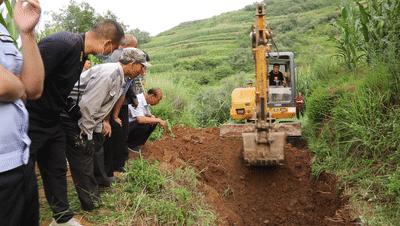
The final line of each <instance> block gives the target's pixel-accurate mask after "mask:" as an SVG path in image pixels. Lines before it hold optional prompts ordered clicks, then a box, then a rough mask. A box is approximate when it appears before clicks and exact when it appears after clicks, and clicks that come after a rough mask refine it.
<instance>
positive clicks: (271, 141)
mask: <svg viewBox="0 0 400 226" xmlns="http://www.w3.org/2000/svg"><path fill="white" fill-rule="evenodd" d="M242 136H243V158H244V161H245V162H246V164H248V165H253V166H274V165H282V164H283V161H284V159H285V153H284V146H285V143H286V136H287V135H286V134H285V132H270V133H269V138H268V142H267V143H259V142H257V139H256V137H257V132H253V133H243V134H242Z"/></svg>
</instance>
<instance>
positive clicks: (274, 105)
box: [220, 4, 301, 165]
mask: <svg viewBox="0 0 400 226" xmlns="http://www.w3.org/2000/svg"><path fill="white" fill-rule="evenodd" d="M271 38H272V37H271V33H270V32H269V31H268V30H267V28H266V22H265V9H264V5H263V4H258V5H257V8H256V22H255V25H254V26H253V29H252V33H251V39H252V47H253V55H254V59H255V66H256V78H255V79H256V82H255V87H253V86H247V87H243V88H236V89H234V90H233V92H232V95H231V98H232V103H231V110H230V114H231V117H232V119H233V120H240V121H245V122H246V123H242V124H239V123H235V124H225V125H222V126H221V128H220V135H221V136H222V137H238V136H240V135H241V136H242V138H243V158H244V160H245V162H246V163H247V164H249V165H280V164H282V163H283V162H284V159H285V155H284V146H285V144H286V141H287V137H288V136H289V137H300V136H301V130H300V127H301V126H300V123H298V122H296V121H295V120H294V118H295V115H296V107H295V93H296V90H295V81H296V77H295V64H294V54H293V53H292V52H272V51H271V49H272V48H271V45H270V44H269V40H270V39H271ZM270 65H274V67H278V66H279V71H281V70H282V71H283V73H282V77H283V78H282V79H283V80H282V81H277V80H275V82H276V83H275V84H273V85H272V84H270V81H271V79H269V71H268V68H269V66H270ZM271 73H272V72H271ZM280 73H281V72H280ZM275 79H277V77H275Z"/></svg>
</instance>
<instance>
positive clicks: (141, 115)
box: [128, 88, 166, 151]
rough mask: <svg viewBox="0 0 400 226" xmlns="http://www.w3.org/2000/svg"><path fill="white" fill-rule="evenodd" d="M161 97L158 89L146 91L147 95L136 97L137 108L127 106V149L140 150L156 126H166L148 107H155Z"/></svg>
mask: <svg viewBox="0 0 400 226" xmlns="http://www.w3.org/2000/svg"><path fill="white" fill-rule="evenodd" d="M162 96H163V94H162V91H161V89H160V88H152V89H149V90H148V91H147V94H143V93H141V94H138V95H137V99H138V106H137V107H136V108H135V107H133V106H132V105H129V135H128V147H129V148H130V149H131V150H136V151H137V150H138V149H140V146H141V145H144V144H145V143H146V141H147V139H148V138H149V136H150V135H151V133H152V132H153V131H154V129H155V128H156V126H157V125H158V124H160V126H162V127H165V126H166V122H165V121H164V120H162V119H160V118H157V117H155V116H154V115H152V114H151V112H150V106H154V105H157V104H158V103H159V102H160V101H161V99H162Z"/></svg>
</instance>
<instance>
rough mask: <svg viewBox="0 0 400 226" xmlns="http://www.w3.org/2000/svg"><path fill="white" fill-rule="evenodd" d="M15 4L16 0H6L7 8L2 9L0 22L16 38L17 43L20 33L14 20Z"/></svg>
mask: <svg viewBox="0 0 400 226" xmlns="http://www.w3.org/2000/svg"><path fill="white" fill-rule="evenodd" d="M14 4H15V0H11V1H10V0H4V5H5V8H2V9H0V23H1V24H2V25H3V26H4V27H6V28H7V30H8V32H9V33H10V35H11V37H12V38H13V40H14V43H15V44H17V41H16V40H17V39H18V37H19V33H18V30H17V27H16V26H15V24H14V21H13V16H14V12H13V5H14Z"/></svg>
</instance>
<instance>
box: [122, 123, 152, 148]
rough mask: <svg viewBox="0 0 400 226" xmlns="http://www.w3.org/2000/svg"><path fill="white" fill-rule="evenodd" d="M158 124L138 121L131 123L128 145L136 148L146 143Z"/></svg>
mask: <svg viewBox="0 0 400 226" xmlns="http://www.w3.org/2000/svg"><path fill="white" fill-rule="evenodd" d="M156 127H157V124H139V123H137V121H133V122H131V123H129V135H128V146H129V147H130V148H134V147H137V146H140V145H144V144H145V143H146V141H147V139H149V137H150V135H151V133H152V132H153V131H154V129H155V128H156Z"/></svg>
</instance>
